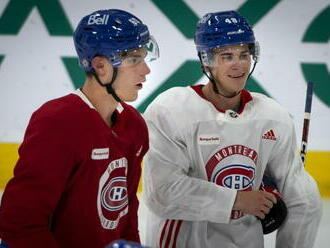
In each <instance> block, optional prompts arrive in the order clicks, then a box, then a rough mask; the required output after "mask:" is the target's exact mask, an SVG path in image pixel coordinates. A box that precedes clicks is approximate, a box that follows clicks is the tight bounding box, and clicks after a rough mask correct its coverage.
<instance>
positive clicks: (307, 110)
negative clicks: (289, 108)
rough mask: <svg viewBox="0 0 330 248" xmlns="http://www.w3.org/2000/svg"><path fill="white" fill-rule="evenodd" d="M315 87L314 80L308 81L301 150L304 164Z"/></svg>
mask: <svg viewBox="0 0 330 248" xmlns="http://www.w3.org/2000/svg"><path fill="white" fill-rule="evenodd" d="M313 87H314V84H313V82H308V83H307V92H306V102H305V115H304V126H303V132H302V140H301V151H300V157H301V160H302V162H303V164H304V166H305V160H306V152H307V143H308V131H309V122H310V117H311V109H312V99H313Z"/></svg>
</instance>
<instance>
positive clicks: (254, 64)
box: [246, 59, 257, 81]
mask: <svg viewBox="0 0 330 248" xmlns="http://www.w3.org/2000/svg"><path fill="white" fill-rule="evenodd" d="M253 60H254V63H253V67H252V70H251V72H250V73H249V76H248V77H247V79H246V81H247V80H249V78H250V77H251V75H252V73H253V71H254V69H255V68H256V65H257V59H253Z"/></svg>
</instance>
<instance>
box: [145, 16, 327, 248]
mask: <svg viewBox="0 0 330 248" xmlns="http://www.w3.org/2000/svg"><path fill="white" fill-rule="evenodd" d="M195 44H196V48H197V52H198V56H199V58H200V61H201V64H202V68H203V72H204V73H205V74H206V76H207V77H208V79H209V82H208V83H207V84H206V85H194V86H191V87H174V88H172V89H169V90H168V91H166V92H164V93H162V94H160V95H159V96H158V97H157V98H156V99H155V100H154V101H153V102H152V103H151V104H150V105H149V106H148V108H147V110H146V112H145V115H144V116H145V119H146V121H147V125H148V128H149V135H150V150H149V152H148V154H147V156H146V159H145V163H144V165H145V167H144V168H145V173H144V183H143V185H144V190H143V192H144V199H145V202H146V205H147V206H148V208H149V209H150V210H151V211H149V212H148V213H147V219H146V223H147V225H146V233H145V240H146V245H149V246H153V247H161V248H163V247H171V248H174V247H189V248H200V247H203V248H214V247H226V248H239V247H244V248H262V247H263V246H264V244H263V232H267V231H271V230H273V229H274V228H277V227H278V226H279V225H280V224H281V223H280V222H279V223H278V224H276V223H275V224H276V225H274V226H272V224H273V223H272V221H273V220H274V221H277V216H278V215H277V213H279V217H280V218H279V220H283V219H284V216H285V209H286V208H285V205H283V204H280V205H278V202H281V203H283V202H282V201H281V200H280V199H279V200H276V197H275V196H274V194H272V193H269V192H267V190H266V191H264V190H259V189H260V186H261V184H262V179H263V176H264V175H267V176H269V177H271V178H272V179H273V180H274V183H275V185H276V186H277V188H278V191H279V193H280V195H281V196H282V197H283V201H284V202H285V204H286V206H287V210H288V215H287V218H286V219H285V221H284V222H283V223H282V225H281V226H280V228H279V229H278V232H277V238H276V247H277V248H283V247H290V248H311V247H312V246H313V243H314V240H315V236H316V232H317V227H318V224H319V221H320V218H321V203H320V196H319V192H318V189H317V186H316V183H315V181H314V180H313V178H312V177H311V176H310V175H309V174H308V173H307V172H306V171H305V169H304V167H303V164H302V161H301V159H300V156H299V154H298V153H297V146H296V136H295V130H294V125H293V122H292V120H291V117H290V115H289V113H288V112H287V111H286V110H285V109H283V107H281V106H280V105H279V104H278V103H277V102H275V101H274V100H273V99H271V98H269V97H267V96H265V95H263V94H259V93H254V92H249V91H247V90H245V89H244V87H245V84H246V81H247V79H248V77H249V76H250V75H251V73H252V71H253V69H254V67H255V65H256V63H257V61H258V57H259V46H258V43H257V42H256V40H255V37H254V33H253V31H252V29H251V27H250V25H249V24H248V22H247V21H246V19H245V18H244V17H243V16H241V15H240V14H239V13H237V12H235V11H224V12H217V13H209V14H206V15H205V16H204V17H203V18H202V19H201V20H200V21H199V22H198V24H197V28H196V33H195ZM265 186H266V187H263V188H265V189H267V188H268V186H267V185H265ZM273 206H276V208H274V209H275V210H276V211H275V212H276V213H274V212H273V211H272V210H273ZM282 210H283V213H282V214H281V213H280V212H281V211H282ZM278 211H279V212H278ZM269 214H271V215H272V216H273V217H274V218H271V219H269V218H267V217H268V216H269ZM265 217H266V218H265ZM260 219H261V220H263V221H264V220H265V219H266V220H268V222H267V223H266V224H264V225H263V226H262V225H261V222H260ZM263 223H264V222H263ZM270 226H272V229H271V230H267V229H268V228H269V227H270ZM263 227H264V230H263Z"/></svg>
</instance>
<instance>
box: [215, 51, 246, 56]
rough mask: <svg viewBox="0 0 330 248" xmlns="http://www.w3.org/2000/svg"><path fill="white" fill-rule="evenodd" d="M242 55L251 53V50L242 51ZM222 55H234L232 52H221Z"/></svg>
mask: <svg viewBox="0 0 330 248" xmlns="http://www.w3.org/2000/svg"><path fill="white" fill-rule="evenodd" d="M242 53H249V50H244V51H241V54H242ZM219 54H220V55H232V54H233V53H232V52H228V51H223V52H221V51H220V52H219Z"/></svg>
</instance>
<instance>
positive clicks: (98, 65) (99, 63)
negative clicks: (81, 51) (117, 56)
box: [92, 56, 106, 75]
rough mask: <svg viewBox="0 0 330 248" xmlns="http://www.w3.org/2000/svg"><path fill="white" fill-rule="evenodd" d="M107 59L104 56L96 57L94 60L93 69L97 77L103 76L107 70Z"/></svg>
mask: <svg viewBox="0 0 330 248" xmlns="http://www.w3.org/2000/svg"><path fill="white" fill-rule="evenodd" d="M105 63H106V58H104V57H102V56H96V57H94V58H93V59H92V67H93V69H94V70H95V72H96V74H97V75H103V74H104V70H105Z"/></svg>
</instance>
